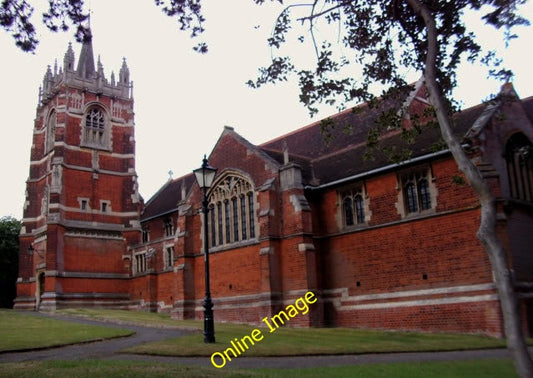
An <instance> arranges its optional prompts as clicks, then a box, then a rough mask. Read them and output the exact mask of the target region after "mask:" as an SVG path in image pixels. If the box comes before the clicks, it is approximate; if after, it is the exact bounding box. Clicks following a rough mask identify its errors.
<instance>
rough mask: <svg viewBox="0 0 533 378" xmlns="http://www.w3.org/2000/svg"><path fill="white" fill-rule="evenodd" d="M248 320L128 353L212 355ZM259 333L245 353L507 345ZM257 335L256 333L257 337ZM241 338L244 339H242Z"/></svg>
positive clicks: (327, 331) (335, 333)
mask: <svg viewBox="0 0 533 378" xmlns="http://www.w3.org/2000/svg"><path fill="white" fill-rule="evenodd" d="M253 329H254V327H253V326H249V325H236V324H219V323H217V324H215V336H216V341H217V342H216V343H215V344H204V342H203V335H201V334H193V335H188V336H183V337H179V338H171V339H166V340H162V341H158V342H153V343H147V344H143V345H139V346H135V347H132V348H129V349H128V350H127V351H128V352H130V353H143V354H157V355H167V356H210V355H211V354H212V353H214V352H217V351H218V352H222V351H224V350H225V349H226V348H228V347H232V345H231V344H230V342H231V341H232V340H233V341H234V342H235V338H237V339H238V340H240V339H241V338H242V337H243V336H245V335H250V332H251V331H252V330H253ZM260 330H261V331H262V335H263V339H262V340H260V341H256V342H255V343H254V345H251V344H250V343H248V344H249V345H248V346H249V349H246V348H245V347H244V349H245V352H243V354H242V355H243V356H293V355H319V354H353V353H384V352H414V351H437V350H462V349H481V348H498V347H505V342H504V341H503V340H498V339H494V338H490V337H483V336H470V335H451V334H420V333H414V332H384V331H372V330H361V329H353V328H312V329H302V328H280V329H278V330H277V331H276V332H274V333H269V332H268V329H265V328H260ZM259 338H260V337H259ZM241 344H242V343H241Z"/></svg>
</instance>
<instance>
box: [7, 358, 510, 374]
mask: <svg viewBox="0 0 533 378" xmlns="http://www.w3.org/2000/svg"><path fill="white" fill-rule="evenodd" d="M0 376H2V377H28V378H34V377H77V378H85V377H87V378H89V377H91V378H92V377H152V378H157V377H281V378H284V377H287V378H289V377H296V378H298V377H302V378H303V377H306V378H313V377H316V378H323V377H339V378H342V377H365V378H378V377H384V378H385V377H386V378H416V377H421V378H422V377H423V378H433V377H435V378H437V377H438V378H452V377H484V378H493V377H494V378H501V377H506V378H511V377H516V373H515V372H514V370H513V366H512V363H511V361H509V360H499V359H498V360H478V361H453V362H424V363H393V364H369V365H357V366H339V367H331V368H327V367H319V368H309V369H253V370H250V369H246V370H245V369H232V368H223V369H215V368H208V367H199V366H183V365H179V364H168V363H159V362H158V363H150V362H134V361H93V360H83V361H73V362H66V361H40V362H37V361H35V362H23V363H6V364H0Z"/></svg>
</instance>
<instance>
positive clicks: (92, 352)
mask: <svg viewBox="0 0 533 378" xmlns="http://www.w3.org/2000/svg"><path fill="white" fill-rule="evenodd" d="M34 314H35V315H37V316H48V317H54V318H59V319H63V320H69V321H74V322H79V323H85V324H95V325H103V326H106V327H119V328H126V329H131V330H133V331H135V334H134V335H132V336H129V337H121V338H117V339H112V340H105V341H97V342H91V343H85V344H78V345H70V346H64V347H58V348H50V349H43V350H36V351H26V352H14V353H1V354H0V362H21V361H39V360H77V359H105V360H127V361H152V362H168V363H179V364H183V365H204V366H211V361H210V359H209V358H208V357H160V356H147V355H135V354H125V353H119V351H121V350H123V349H125V348H129V347H131V346H134V345H139V344H143V343H147V342H152V341H158V340H163V339H166V338H171V337H178V336H183V335H188V334H190V333H191V332H197V331H190V330H183V329H169V328H154V327H140V326H132V325H125V324H115V323H109V322H99V321H92V320H86V319H79V318H67V317H63V316H57V315H51V314H42V313H40V314H37V313H34ZM198 337H202V336H201V334H200V333H199V334H198ZM529 350H530V352H532V353H533V348H530V349H529ZM508 357H509V353H508V351H507V350H506V349H485V350H470V351H452V352H425V353H380V354H359V355H338V356H297V357H240V358H233V359H232V360H231V361H230V362H229V361H228V363H227V365H226V367H232V368H261V367H269V368H305V367H316V366H340V365H357V364H370V363H392V362H422V361H452V360H471V359H483V358H508Z"/></svg>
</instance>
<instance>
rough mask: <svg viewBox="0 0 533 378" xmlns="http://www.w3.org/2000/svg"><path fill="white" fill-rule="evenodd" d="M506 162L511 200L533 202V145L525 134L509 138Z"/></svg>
mask: <svg viewBox="0 0 533 378" xmlns="http://www.w3.org/2000/svg"><path fill="white" fill-rule="evenodd" d="M505 160H506V161H507V174H508V176H509V191H510V196H511V198H515V199H519V200H524V201H533V145H532V144H531V142H530V141H529V140H528V139H527V137H526V136H525V135H524V134H522V133H517V134H514V135H513V136H511V138H509V140H508V141H507V145H506V146H505Z"/></svg>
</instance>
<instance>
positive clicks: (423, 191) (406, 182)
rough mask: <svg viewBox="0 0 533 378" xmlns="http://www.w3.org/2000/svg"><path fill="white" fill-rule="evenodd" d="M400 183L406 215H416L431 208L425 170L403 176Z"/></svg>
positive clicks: (429, 190)
mask: <svg viewBox="0 0 533 378" xmlns="http://www.w3.org/2000/svg"><path fill="white" fill-rule="evenodd" d="M401 181H402V189H403V195H404V205H405V211H406V213H407V214H411V213H418V212H420V211H424V210H429V209H431V208H432V203H431V189H430V184H429V179H428V172H427V170H422V171H418V172H411V173H408V174H405V175H403V176H402V179H401Z"/></svg>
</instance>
